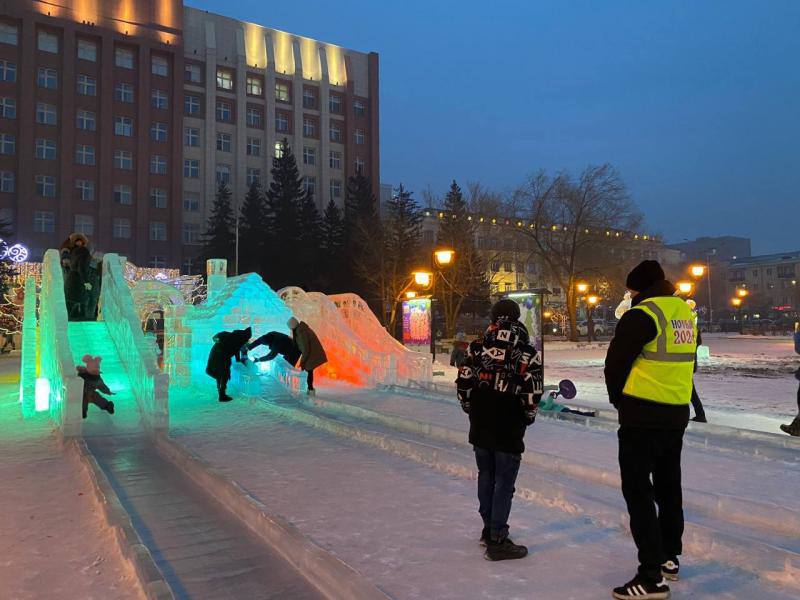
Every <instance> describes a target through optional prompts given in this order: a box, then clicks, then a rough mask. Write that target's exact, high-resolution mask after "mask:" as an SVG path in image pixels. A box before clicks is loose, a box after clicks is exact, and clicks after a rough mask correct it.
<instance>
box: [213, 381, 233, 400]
mask: <svg viewBox="0 0 800 600" xmlns="http://www.w3.org/2000/svg"><path fill="white" fill-rule="evenodd" d="M227 388H228V386H227V382H226V383H218V384H217V392H218V393H219V401H220V402H230V401H231V400H233V398H231V397H230V396H228V394H227Z"/></svg>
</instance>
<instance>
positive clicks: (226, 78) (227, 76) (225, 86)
mask: <svg viewBox="0 0 800 600" xmlns="http://www.w3.org/2000/svg"><path fill="white" fill-rule="evenodd" d="M217 87H218V88H219V89H221V90H226V91H231V90H232V89H233V73H231V72H230V71H228V70H227V69H220V68H217Z"/></svg>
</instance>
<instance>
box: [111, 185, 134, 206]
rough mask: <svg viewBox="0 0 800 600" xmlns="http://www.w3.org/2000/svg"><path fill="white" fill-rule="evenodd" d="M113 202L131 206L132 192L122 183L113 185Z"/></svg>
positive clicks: (129, 187)
mask: <svg viewBox="0 0 800 600" xmlns="http://www.w3.org/2000/svg"><path fill="white" fill-rule="evenodd" d="M114 202H116V203H117V204H133V190H132V188H131V186H129V185H125V184H123V183H118V184H117V185H115V186H114Z"/></svg>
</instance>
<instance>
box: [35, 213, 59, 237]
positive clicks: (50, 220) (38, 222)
mask: <svg viewBox="0 0 800 600" xmlns="http://www.w3.org/2000/svg"><path fill="white" fill-rule="evenodd" d="M33 230H34V231H35V232H37V233H53V232H54V231H55V230H56V213H54V212H52V211H49V210H37V211H36V212H34V213H33Z"/></svg>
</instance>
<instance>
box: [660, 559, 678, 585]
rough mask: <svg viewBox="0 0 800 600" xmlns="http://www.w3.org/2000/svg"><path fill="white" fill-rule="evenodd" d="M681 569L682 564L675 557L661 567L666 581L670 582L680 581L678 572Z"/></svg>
mask: <svg viewBox="0 0 800 600" xmlns="http://www.w3.org/2000/svg"><path fill="white" fill-rule="evenodd" d="M680 568H681V564H680V563H679V562H678V557H677V556H673V557H672V558H670V559H668V560H667V561H666V562H665V563H664V564H663V565H661V574H662V575H663V576H664V579H669V580H670V581H678V571H679V570H680Z"/></svg>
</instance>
